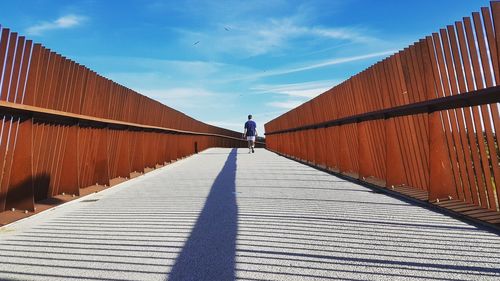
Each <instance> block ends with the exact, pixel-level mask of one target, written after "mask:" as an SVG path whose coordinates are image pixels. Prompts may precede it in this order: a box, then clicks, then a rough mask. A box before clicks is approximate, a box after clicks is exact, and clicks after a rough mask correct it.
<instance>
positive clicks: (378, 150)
mask: <svg viewBox="0 0 500 281" xmlns="http://www.w3.org/2000/svg"><path fill="white" fill-rule="evenodd" d="M374 76H375V68H374V67H371V68H370V72H369V75H368V76H367V77H366V80H365V84H366V86H367V88H366V91H367V92H369V91H370V89H373V92H374V94H372V95H369V97H371V107H370V111H371V110H379V109H382V107H383V105H382V103H380V99H379V95H380V93H379V88H378V85H376V83H375V79H374ZM365 113H366V112H365ZM367 123H368V129H369V137H370V151H371V154H372V158H373V165H372V166H373V167H372V175H370V176H373V177H375V178H377V179H379V180H384V178H385V171H383V167H385V159H384V158H385V157H384V156H385V152H384V151H383V148H382V147H384V144H383V142H384V139H385V137H384V136H383V135H382V134H383V132H384V131H382V130H383V126H382V122H381V121H380V120H374V121H370V122H367ZM384 181H385V180H384Z"/></svg>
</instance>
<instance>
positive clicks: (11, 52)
mask: <svg viewBox="0 0 500 281" xmlns="http://www.w3.org/2000/svg"><path fill="white" fill-rule="evenodd" d="M16 46H17V33H15V32H12V33H10V36H9V47H8V51H7V57H6V61H5V65H4V73H3V81H2V89H1V92H0V100H3V101H5V100H7V96H8V95H9V87H10V82H11V80H12V68H13V63H14V57H15V52H16Z"/></svg>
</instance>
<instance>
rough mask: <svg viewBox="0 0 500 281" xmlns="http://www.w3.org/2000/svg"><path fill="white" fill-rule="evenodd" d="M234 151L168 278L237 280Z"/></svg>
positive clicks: (214, 185) (175, 279)
mask: <svg viewBox="0 0 500 281" xmlns="http://www.w3.org/2000/svg"><path fill="white" fill-rule="evenodd" d="M236 154H237V150H236V149H232V150H231V153H230V154H229V156H228V158H227V160H226V163H225V164H224V167H223V168H222V170H221V172H220V173H219V175H218V176H217V178H216V179H215V181H214V183H213V185H212V187H211V189H210V193H209V194H208V197H207V200H206V202H205V205H204V207H203V209H202V211H201V213H200V215H199V217H198V219H197V221H196V224H195V226H194V228H193V230H192V232H191V234H190V236H189V238H188V240H187V241H186V243H185V245H184V247H183V248H182V251H181V252H180V254H179V256H178V257H177V259H176V261H175V263H174V265H173V267H172V270H171V271H170V274H169V276H168V280H170V281H178V280H234V279H235V253H236V235H237V231H238V207H237V205H236V198H235V192H236V183H235V181H236V158H237V155H236Z"/></svg>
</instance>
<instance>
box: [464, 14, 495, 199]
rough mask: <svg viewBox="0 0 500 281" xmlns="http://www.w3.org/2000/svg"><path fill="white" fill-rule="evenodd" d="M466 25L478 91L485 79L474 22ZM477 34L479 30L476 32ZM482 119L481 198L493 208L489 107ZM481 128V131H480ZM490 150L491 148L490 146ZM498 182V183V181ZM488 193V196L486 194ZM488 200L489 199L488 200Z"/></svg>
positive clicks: (478, 136) (483, 111)
mask: <svg viewBox="0 0 500 281" xmlns="http://www.w3.org/2000/svg"><path fill="white" fill-rule="evenodd" d="M464 24H465V33H466V35H467V43H468V45H469V54H470V57H471V61H472V69H473V73H474V81H475V84H476V87H477V89H482V88H484V83H483V77H482V75H481V66H480V61H479V52H478V50H477V48H476V38H474V33H473V32H474V31H473V30H474V28H473V27H472V22H471V20H470V18H464ZM476 32H477V30H476ZM476 37H477V36H476ZM480 110H481V114H482V116H481V117H482V118H481V119H479V118H478V119H477V120H481V124H479V125H480V126H479V127H476V132H477V138H478V144H479V149H480V153H481V164H482V166H483V171H484V176H485V183H486V190H481V193H480V195H481V196H480V198H481V206H483V207H485V208H491V207H493V206H492V204H491V203H492V201H493V200H492V198H491V197H490V196H491V195H493V186H492V183H491V180H489V179H491V178H492V174H491V170H490V163H489V160H488V154H487V152H486V146H488V145H487V144H486V142H487V141H488V138H487V136H486V140H485V138H484V135H483V132H482V126H481V125H485V129H486V123H487V121H489V118H488V108H487V106H484V105H483V106H481V107H480ZM478 128H479V129H478ZM488 148H489V146H488ZM497 182H498V181H497ZM485 193H487V194H485ZM487 198H488V199H487Z"/></svg>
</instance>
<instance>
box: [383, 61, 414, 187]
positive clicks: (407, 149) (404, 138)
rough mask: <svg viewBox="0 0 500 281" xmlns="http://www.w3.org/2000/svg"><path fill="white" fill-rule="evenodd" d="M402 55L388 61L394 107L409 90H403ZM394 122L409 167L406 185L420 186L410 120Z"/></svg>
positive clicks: (387, 77)
mask: <svg viewBox="0 0 500 281" xmlns="http://www.w3.org/2000/svg"><path fill="white" fill-rule="evenodd" d="M400 53H401V52H400ZM400 53H397V54H395V55H394V56H393V57H391V58H390V59H389V60H387V61H386V64H387V68H386V71H387V73H386V79H388V81H390V85H391V87H392V90H391V91H390V97H391V98H392V102H393V106H397V105H401V104H402V102H401V95H404V94H407V90H406V89H404V88H403V87H404V83H403V80H402V79H403V78H402V70H401V66H400V65H401V64H400V62H399V63H398V60H399V56H400ZM394 120H395V124H396V130H397V132H400V133H399V134H396V136H397V138H398V141H399V143H400V148H401V149H402V150H401V154H400V155H401V160H402V161H403V163H405V165H406V167H407V168H405V172H406V173H407V176H406V179H407V180H408V182H407V183H405V184H407V185H413V186H418V185H417V184H416V182H417V178H416V177H415V173H414V170H415V168H414V166H416V164H415V163H414V157H412V153H411V148H413V146H412V145H410V138H411V133H410V131H409V126H408V125H407V124H408V120H407V118H405V117H401V118H396V119H394Z"/></svg>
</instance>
